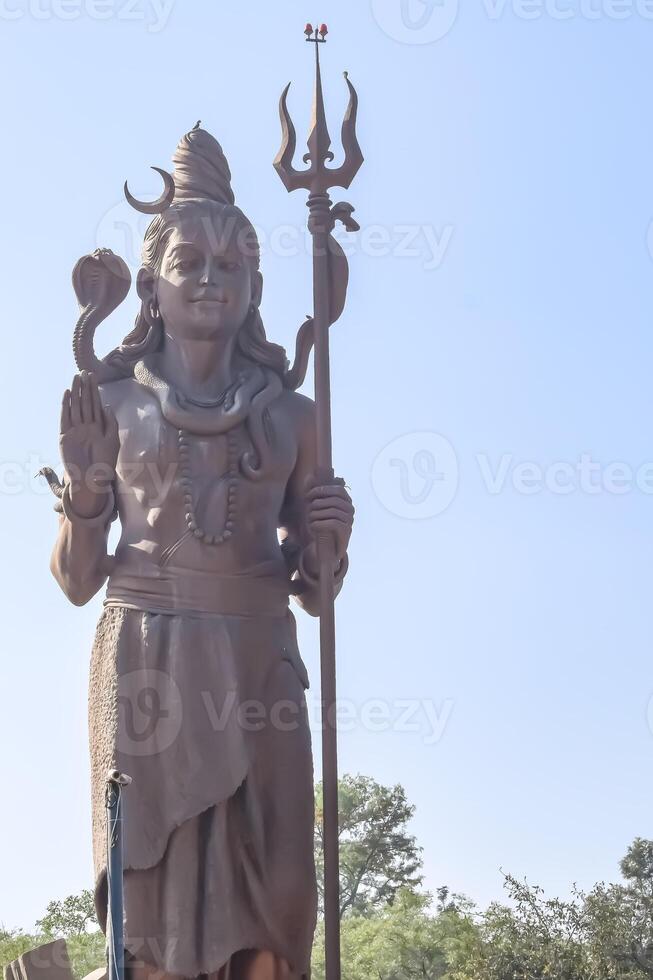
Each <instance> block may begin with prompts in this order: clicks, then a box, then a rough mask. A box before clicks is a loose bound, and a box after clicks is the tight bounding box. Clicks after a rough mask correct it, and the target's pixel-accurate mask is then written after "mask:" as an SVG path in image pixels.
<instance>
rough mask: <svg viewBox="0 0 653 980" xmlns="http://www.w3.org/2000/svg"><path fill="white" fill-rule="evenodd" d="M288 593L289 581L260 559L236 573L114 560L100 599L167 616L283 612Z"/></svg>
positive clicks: (271, 563) (110, 603)
mask: <svg viewBox="0 0 653 980" xmlns="http://www.w3.org/2000/svg"><path fill="white" fill-rule="evenodd" d="M289 592H290V580H289V579H288V577H287V576H286V575H285V574H284V569H280V568H279V564H278V563H277V562H264V563H262V564H261V565H256V566H255V567H254V568H252V569H251V570H249V571H248V572H242V573H241V574H239V575H221V574H217V573H212V572H207V571H201V572H199V571H192V570H190V569H187V568H175V567H174V566H170V565H164V566H159V565H154V564H152V565H147V566H141V567H138V566H134V565H132V564H125V565H122V566H121V565H120V564H118V565H117V566H116V567H115V568H114V570H113V572H112V574H111V577H110V578H109V584H108V587H107V596H106V599H105V600H104V604H105V606H125V607H127V608H128V609H142V610H144V611H147V612H155V613H167V614H169V615H174V614H176V613H199V614H205V615H222V616H285V615H286V613H287V611H288V595H289Z"/></svg>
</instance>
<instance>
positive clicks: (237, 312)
mask: <svg viewBox="0 0 653 980" xmlns="http://www.w3.org/2000/svg"><path fill="white" fill-rule="evenodd" d="M173 162H174V164H175V169H174V176H173V177H171V176H170V175H167V174H165V172H162V173H163V176H164V178H165V180H166V193H164V195H163V196H162V198H161V199H160V200H159V201H158V202H155V203H154V204H141V203H140V202H138V201H136V200H135V198H133V197H132V195H131V194H130V193H129V191H128V190H127V188H125V192H126V195H127V198H128V200H129V201H130V203H131V204H132V205H133V206H134V207H136V208H137V209H139V210H141V211H145V212H146V213H152V212H153V211H156V212H158V213H156V216H155V217H154V219H153V220H152V222H151V223H150V225H149V227H148V229H147V231H146V233H145V239H144V242H143V250H142V263H143V264H142V267H141V269H140V271H139V273H138V279H137V290H138V295H139V297H140V300H141V309H140V312H139V315H138V317H137V320H136V325H135V328H134V330H133V331H132V332H131V333H130V334H129V336H128V337H126V338H125V341H124V343H123V345H122V347H121V354H122V356H123V357H127V358H128V357H129V353H128V352H129V348H130V347H132V348H133V349H134V350H136V349H137V350H138V351H139V356H142V355H143V353H144V352H145V351H147V352H152V351H154V350H156V349H158V348H159V347H160V346H161V344H162V343H163V338H164V333H168V334H170V335H171V336H173V337H175V338H179V339H182V338H187V339H206V340H211V339H212V338H215V339H217V338H218V337H224V336H226V335H228V336H231V335H233V336H235V338H236V344H237V348H238V349H239V351H240V352H241V354H243V355H244V356H245V357H247V358H249V359H251V360H253V361H256V362H257V363H259V364H262V365H264V366H266V367H270V368H272V369H273V370H275V371H276V372H277V373H279V374H280V375H281V376H283V375H284V374H285V372H286V368H287V360H286V354H285V350H284V349H283V348H282V347H280V346H279V345H277V344H272V343H270V342H269V341H268V340H267V338H266V336H265V330H264V327H263V323H262V320H261V316H260V312H259V305H260V302H261V295H262V289H263V279H262V276H261V273H260V271H259V260H260V250H259V243H258V239H257V236H256V232H255V230H254V228H253V226H252V224H251V222H250V221H249V219H248V218H247V217H246V216H245V214H244V213H243V212H242V211H241V210H240V208H238V207H236V205H235V200H234V194H233V191H232V188H231V173H230V170H229V165H228V163H227V160H226V158H225V155H224V153H223V151H222V148H221V146H220V144H219V143H218V142H217V140H215V139H214V138H213V137H212V136H211V135H210V134H209V133H207V132H206V131H205V130H203V129H200V128H199V123H198V124H197V125H196V126H195V127H194V129H192V130H191V131H190V132H189V133H187V134H186V135H185V136H184V137H183V138H182V140H181V141H180V143H179V145H178V147H177V150H176V152H175V154H174V156H173Z"/></svg>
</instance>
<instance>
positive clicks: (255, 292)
mask: <svg viewBox="0 0 653 980" xmlns="http://www.w3.org/2000/svg"><path fill="white" fill-rule="evenodd" d="M262 296H263V276H262V275H261V273H260V272H259V271H258V269H257V270H256V272H255V273H254V275H253V276H252V303H253V304H254V306H256V307H257V308H258V307H259V306H260V305H261V297H262Z"/></svg>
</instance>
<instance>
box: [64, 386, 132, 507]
mask: <svg viewBox="0 0 653 980" xmlns="http://www.w3.org/2000/svg"><path fill="white" fill-rule="evenodd" d="M59 445H60V448H61V458H62V461H63V464H64V466H65V468H66V474H67V476H68V479H69V481H70V483H71V490H72V492H73V493H81V495H82V496H86V493H87V492H91V493H96V492H97V490H98V488H101V489H104V488H106V487H107V485H108V483H109V481H110V480H111V479H112V477H113V474H114V472H115V468H116V461H117V459H118V450H119V448H120V440H119V436H118V423H117V421H116V417H115V415H114V414H113V412H112V411H111V409H108V408H104V407H103V405H102V402H101V400H100V392H99V390H98V386H97V382H96V381H95V378H94V377H93V375H91V374H88V372H86V371H82V372H81V374H76V375H75V377H74V379H73V383H72V386H71V387H70V389H67V390H66V391H65V392H64V395H63V399H62V402H61V426H60V435H59Z"/></svg>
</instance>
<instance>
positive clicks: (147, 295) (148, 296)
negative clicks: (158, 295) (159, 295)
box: [136, 266, 155, 306]
mask: <svg viewBox="0 0 653 980" xmlns="http://www.w3.org/2000/svg"><path fill="white" fill-rule="evenodd" d="M154 282H155V280H154V275H153V274H152V272H151V271H150V270H149V269H146V268H145V267H144V266H142V267H141V268H140V269H139V270H138V275H137V276H136V292H137V293H138V296H139V299H140V300H141V301H142V302H143V303H144V304H145V305H146V306H147V305H149V304H150V303H154Z"/></svg>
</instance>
